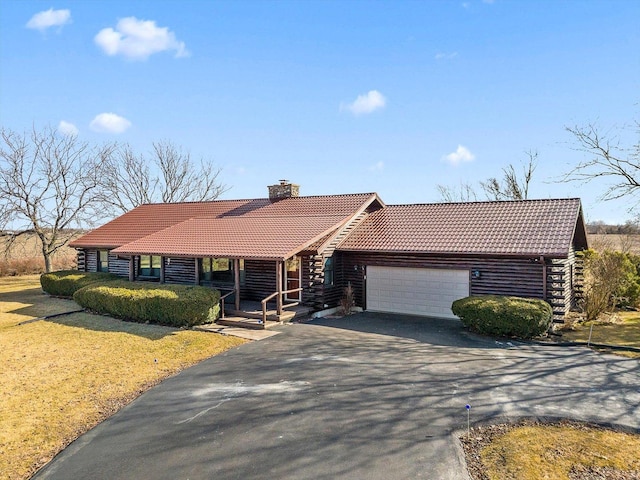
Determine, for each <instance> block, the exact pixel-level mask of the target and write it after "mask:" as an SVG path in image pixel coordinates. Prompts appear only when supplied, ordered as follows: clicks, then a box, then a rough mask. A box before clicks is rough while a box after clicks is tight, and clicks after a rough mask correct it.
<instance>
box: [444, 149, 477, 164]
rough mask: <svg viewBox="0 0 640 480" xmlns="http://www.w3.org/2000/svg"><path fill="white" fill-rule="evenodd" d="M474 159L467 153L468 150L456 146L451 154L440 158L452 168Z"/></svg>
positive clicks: (473, 156) (471, 154) (472, 155)
mask: <svg viewBox="0 0 640 480" xmlns="http://www.w3.org/2000/svg"><path fill="white" fill-rule="evenodd" d="M475 158H476V156H475V155H474V154H473V153H471V152H470V151H469V149H468V148H466V147H463V146H462V145H458V148H457V149H456V151H455V152H451V153H450V154H448V155H445V156H444V157H442V160H444V161H445V162H448V163H450V164H451V165H453V166H456V165H458V164H460V163H462V162H471V161H473V160H474V159H475Z"/></svg>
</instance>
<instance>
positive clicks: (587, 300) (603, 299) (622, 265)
mask: <svg viewBox="0 0 640 480" xmlns="http://www.w3.org/2000/svg"><path fill="white" fill-rule="evenodd" d="M578 255H579V256H580V257H582V258H583V259H584V266H585V272H584V294H583V299H582V303H581V307H582V310H583V311H584V313H585V316H586V319H587V320H589V321H591V320H597V319H598V317H599V316H600V315H601V314H602V313H604V312H606V311H611V310H613V309H614V308H615V307H635V306H637V305H638V301H639V299H640V275H639V274H638V272H639V270H640V259H639V257H638V256H636V255H633V254H630V253H623V252H614V251H611V250H604V251H603V252H596V251H594V250H586V251H584V252H579V254H578Z"/></svg>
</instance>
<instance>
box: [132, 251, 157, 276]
mask: <svg viewBox="0 0 640 480" xmlns="http://www.w3.org/2000/svg"><path fill="white" fill-rule="evenodd" d="M161 265H162V257H160V256H158V255H140V267H139V268H138V272H139V273H140V275H141V276H143V277H157V278H160V268H161Z"/></svg>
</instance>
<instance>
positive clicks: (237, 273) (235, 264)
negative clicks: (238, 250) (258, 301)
mask: <svg viewBox="0 0 640 480" xmlns="http://www.w3.org/2000/svg"><path fill="white" fill-rule="evenodd" d="M233 279H234V282H235V285H234V288H235V290H236V295H235V297H236V310H240V259H239V258H234V259H233Z"/></svg>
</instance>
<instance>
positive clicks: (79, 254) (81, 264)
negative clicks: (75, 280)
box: [76, 249, 87, 272]
mask: <svg viewBox="0 0 640 480" xmlns="http://www.w3.org/2000/svg"><path fill="white" fill-rule="evenodd" d="M76 268H77V270H78V271H80V272H86V271H87V264H86V263H85V252H84V250H83V249H78V250H76Z"/></svg>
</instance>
